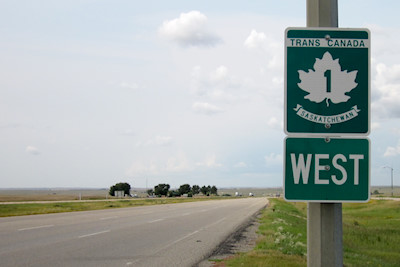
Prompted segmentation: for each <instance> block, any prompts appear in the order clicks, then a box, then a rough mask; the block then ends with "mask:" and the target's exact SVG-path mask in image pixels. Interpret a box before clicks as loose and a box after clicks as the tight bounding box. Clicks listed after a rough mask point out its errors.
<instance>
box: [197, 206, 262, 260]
mask: <svg viewBox="0 0 400 267" xmlns="http://www.w3.org/2000/svg"><path fill="white" fill-rule="evenodd" d="M268 205H269V203H268V204H267V206H266V207H268ZM261 211H262V210H260V211H259V212H257V213H256V214H254V215H253V216H252V217H251V218H250V219H249V220H248V221H247V222H246V223H244V224H242V225H241V226H240V227H239V228H238V229H237V230H236V231H235V232H234V233H232V234H231V235H230V236H229V237H228V238H227V239H226V240H225V241H224V242H222V243H221V244H220V245H219V246H218V247H217V248H216V249H215V250H214V252H213V253H212V255H211V256H210V257H209V258H208V259H205V260H203V261H202V262H200V263H199V264H197V265H195V267H212V266H221V265H218V264H219V263H218V262H217V263H216V262H214V260H223V259H227V258H229V257H232V256H234V255H235V254H236V253H239V252H248V251H251V250H252V249H253V248H254V247H255V245H256V241H257V239H258V234H257V230H258V228H259V226H260V223H259V218H260V217H261Z"/></svg>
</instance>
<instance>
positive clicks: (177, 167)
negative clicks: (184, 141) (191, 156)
mask: <svg viewBox="0 0 400 267" xmlns="http://www.w3.org/2000/svg"><path fill="white" fill-rule="evenodd" d="M191 169H192V168H191V164H190V162H189V160H188V159H187V158H186V156H185V155H184V154H183V153H179V154H178V155H177V156H175V157H170V158H168V160H167V165H166V171H167V172H184V171H190V170H191Z"/></svg>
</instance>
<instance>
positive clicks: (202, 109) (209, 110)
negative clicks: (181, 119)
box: [192, 102, 224, 115]
mask: <svg viewBox="0 0 400 267" xmlns="http://www.w3.org/2000/svg"><path fill="white" fill-rule="evenodd" d="M192 109H193V111H194V112H197V113H202V114H206V115H214V114H217V113H221V112H223V111H224V110H223V109H222V108H220V107H217V106H214V105H211V104H209V103H204V102H196V103H194V104H193V106H192Z"/></svg>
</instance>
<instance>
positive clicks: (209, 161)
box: [196, 155, 222, 168]
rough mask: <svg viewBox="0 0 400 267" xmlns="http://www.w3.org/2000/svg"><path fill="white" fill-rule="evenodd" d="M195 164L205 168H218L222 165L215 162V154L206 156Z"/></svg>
mask: <svg viewBox="0 0 400 267" xmlns="http://www.w3.org/2000/svg"><path fill="white" fill-rule="evenodd" d="M196 165H197V166H199V167H207V168H218V167H221V166H222V164H221V163H218V162H217V157H216V156H215V155H210V156H208V157H207V158H206V159H205V160H204V161H203V162H198V163H196Z"/></svg>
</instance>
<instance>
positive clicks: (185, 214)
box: [182, 212, 192, 216]
mask: <svg viewBox="0 0 400 267" xmlns="http://www.w3.org/2000/svg"><path fill="white" fill-rule="evenodd" d="M190 214H192V213H190V212H186V213H184V214H182V216H187V215H190Z"/></svg>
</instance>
